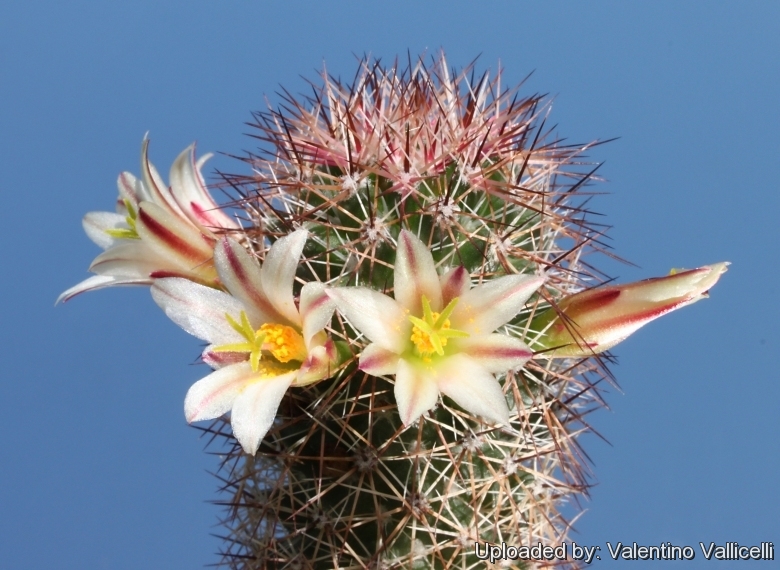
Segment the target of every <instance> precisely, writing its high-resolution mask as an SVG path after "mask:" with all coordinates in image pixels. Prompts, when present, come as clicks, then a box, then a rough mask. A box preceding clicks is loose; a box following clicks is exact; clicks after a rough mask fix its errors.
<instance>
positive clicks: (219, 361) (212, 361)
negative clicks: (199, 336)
mask: <svg viewBox="0 0 780 570" xmlns="http://www.w3.org/2000/svg"><path fill="white" fill-rule="evenodd" d="M213 348H214V345H213V344H210V345H209V346H207V347H206V348H205V349H204V350H203V353H202V354H201V355H200V358H201V360H203V362H205V363H206V364H208V365H209V366H211V367H212V368H213V369H214V370H216V369H217V368H224V367H225V366H230V365H231V364H238V363H240V362H246V361H247V357H248V354H247V353H246V352H215V351H214V350H213Z"/></svg>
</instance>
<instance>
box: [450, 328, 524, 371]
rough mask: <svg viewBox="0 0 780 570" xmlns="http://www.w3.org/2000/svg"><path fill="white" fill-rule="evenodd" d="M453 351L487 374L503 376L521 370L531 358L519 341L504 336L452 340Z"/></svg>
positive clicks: (491, 335)
mask: <svg viewBox="0 0 780 570" xmlns="http://www.w3.org/2000/svg"><path fill="white" fill-rule="evenodd" d="M450 342H451V343H452V345H453V351H454V352H458V353H463V354H466V355H467V356H469V357H470V358H471V360H473V361H474V362H476V363H477V364H479V365H480V366H481V367H482V368H484V369H485V370H487V371H488V372H493V373H496V374H503V373H504V372H506V371H508V370H513V369H517V368H521V367H522V366H524V365H525V363H526V362H528V361H529V360H530V359H531V358H533V355H534V353H533V351H532V350H531V349H530V348H528V347H527V346H526V345H525V344H524V343H523V342H522V341H521V340H520V339H517V338H514V337H511V336H507V335H504V334H488V335H480V336H470V337H468V338H454V339H452V340H451V341H450Z"/></svg>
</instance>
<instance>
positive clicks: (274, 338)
mask: <svg viewBox="0 0 780 570" xmlns="http://www.w3.org/2000/svg"><path fill="white" fill-rule="evenodd" d="M225 318H226V319H227V322H228V323H229V324H230V326H231V327H232V328H233V330H235V331H236V332H237V333H238V334H240V335H241V336H242V337H244V340H245V341H246V342H237V343H233V344H221V345H219V346H215V347H214V348H213V349H212V350H213V351H214V352H248V353H249V363H250V364H251V365H252V371H253V372H259V373H261V374H262V375H263V377H270V376H278V375H279V374H282V373H284V372H288V370H287V369H286V368H283V367H280V366H279V364H280V363H281V364H287V363H288V362H290V361H291V360H297V361H301V362H302V361H304V360H306V345H305V344H304V342H303V337H302V336H301V335H300V333H299V332H298V331H296V330H295V329H294V328H292V327H288V326H287V325H278V324H270V323H266V324H264V325H262V326H261V327H260V328H259V329H257V330H255V329H253V328H252V325H251V324H250V322H249V318H248V317H247V316H246V313H245V312H244V311H241V322H240V323H239V322H237V321H236V320H235V319H233V317H231V316H230V315H228V314H225ZM264 351H265V352H267V353H270V355H271V356H272V357H273V358H274V359H275V360H276V362H274V361H270V362H269V361H267V360H266V361H264V362H263V364H260V360H261V359H262V357H263V352H264Z"/></svg>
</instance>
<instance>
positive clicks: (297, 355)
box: [260, 324, 306, 363]
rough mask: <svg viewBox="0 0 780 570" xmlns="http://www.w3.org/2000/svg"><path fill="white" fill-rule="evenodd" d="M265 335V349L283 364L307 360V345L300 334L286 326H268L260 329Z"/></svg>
mask: <svg viewBox="0 0 780 570" xmlns="http://www.w3.org/2000/svg"><path fill="white" fill-rule="evenodd" d="M260 331H261V332H263V333H264V334H265V343H264V344H263V348H264V349H265V350H267V351H268V352H270V353H271V354H272V355H273V356H274V358H276V360H278V361H279V362H282V363H286V362H290V361H291V360H300V361H304V360H306V345H305V344H304V343H303V337H302V336H301V335H300V334H298V332H297V331H296V330H295V329H294V328H292V327H288V326H286V325H270V324H266V325H263V326H261V327H260Z"/></svg>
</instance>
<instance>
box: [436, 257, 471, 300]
mask: <svg viewBox="0 0 780 570" xmlns="http://www.w3.org/2000/svg"><path fill="white" fill-rule="evenodd" d="M440 281H441V294H442V305H443V306H445V307H446V306H447V305H448V304H449V303H450V301H452V300H453V299H455V298H458V297H462V296H463V295H464V294H465V293H466V292H467V291H468V290H469V289H471V277H470V276H469V272H468V271H466V268H465V267H463V266H462V265H461V266H460V267H453V268H452V269H450V270H449V271H448V272H447V273H445V274H444V275H442V276H441V279H440Z"/></svg>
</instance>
